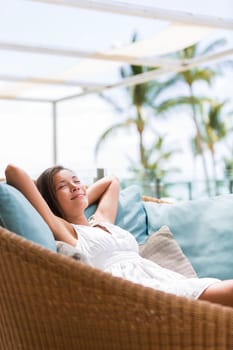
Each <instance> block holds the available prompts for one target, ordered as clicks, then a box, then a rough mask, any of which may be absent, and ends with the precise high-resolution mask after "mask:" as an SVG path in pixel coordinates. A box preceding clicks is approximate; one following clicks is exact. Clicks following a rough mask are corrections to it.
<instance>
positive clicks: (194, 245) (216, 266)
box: [144, 194, 233, 279]
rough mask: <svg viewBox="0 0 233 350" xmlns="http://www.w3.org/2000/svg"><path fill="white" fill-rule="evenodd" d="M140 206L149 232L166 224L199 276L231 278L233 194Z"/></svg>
mask: <svg viewBox="0 0 233 350" xmlns="http://www.w3.org/2000/svg"><path fill="white" fill-rule="evenodd" d="M144 207H145V210H146V213H147V218H148V231H149V234H150V233H152V232H154V231H156V230H158V228H159V227H161V226H162V225H168V226H169V228H170V229H171V231H172V233H173V234H174V237H175V239H176V240H177V241H178V242H179V244H180V246H181V248H182V249H183V251H184V253H185V254H186V256H187V257H188V258H189V260H190V261H191V263H192V265H193V267H194V269H195V271H196V272H197V274H198V276H199V277H204V276H209V277H217V278H220V279H230V278H233V195H231V194H229V195H221V196H216V197H213V198H203V199H197V200H193V201H184V202H178V203H174V204H171V205H169V204H168V205H167V204H157V203H152V202H145V203H144Z"/></svg>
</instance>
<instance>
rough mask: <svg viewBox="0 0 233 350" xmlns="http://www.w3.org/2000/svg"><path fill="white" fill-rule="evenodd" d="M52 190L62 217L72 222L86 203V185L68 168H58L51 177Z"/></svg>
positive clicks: (82, 210) (81, 211)
mask: <svg viewBox="0 0 233 350" xmlns="http://www.w3.org/2000/svg"><path fill="white" fill-rule="evenodd" d="M53 183H54V190H55V196H56V199H57V202H58V204H59V206H60V208H61V210H62V212H63V215H64V218H65V219H67V220H68V221H70V222H72V221H73V220H74V218H77V217H78V216H80V215H82V214H83V212H84V209H85V208H86V207H87V205H88V199H87V192H86V187H85V186H84V185H83V184H81V182H80V180H79V179H78V177H77V176H76V175H75V174H74V173H73V172H72V171H70V170H67V169H63V170H60V171H59V172H58V173H57V174H56V175H54V177H53Z"/></svg>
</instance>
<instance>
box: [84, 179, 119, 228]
mask: <svg viewBox="0 0 233 350" xmlns="http://www.w3.org/2000/svg"><path fill="white" fill-rule="evenodd" d="M119 188H120V186H119V180H118V179H117V178H116V177H115V176H106V177H104V178H102V179H100V180H98V181H97V182H95V183H94V184H93V185H91V186H90V187H89V188H88V189H87V195H88V203H89V205H90V204H92V203H94V202H98V205H97V209H96V212H95V217H96V219H97V220H99V221H108V222H111V223H114V222H115V219H116V214H117V208H118V200H119Z"/></svg>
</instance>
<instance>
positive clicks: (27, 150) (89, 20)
mask: <svg viewBox="0 0 233 350" xmlns="http://www.w3.org/2000/svg"><path fill="white" fill-rule="evenodd" d="M128 2H135V3H136V2H137V3H140V4H144V5H146V4H148V5H152V4H153V5H154V6H156V7H161V8H167V9H174V10H181V11H188V12H193V13H196V14H205V15H208V16H211V15H213V16H219V17H225V18H228V17H232V16H233V2H232V1H231V0H222V1H221V2H220V1H217V0H215V1H213V0H212V1H207V0H206V1H203V0H199V1H198V0H194V1H191V0H190V1H187V0H184V1H179V0H176V1H174V0H170V1H169V0H161V1H156V0H153V1H145V0H144V1H136V0H135V1H129V0H128ZM0 7H1V21H0V41H12V42H20V43H23V42H26V43H30V42H31V43H34V44H38V45H39V44H41V45H46V44H47V45H53V46H61V47H68V48H70V47H77V48H79V49H81V48H83V49H91V50H100V49H108V48H110V47H112V46H113V45H117V44H119V43H121V44H122V43H129V42H130V39H131V36H132V34H133V32H134V31H135V30H137V31H138V33H139V35H140V36H141V37H143V36H147V35H152V34H154V33H155V31H156V30H159V28H161V26H162V25H163V24H162V23H157V22H156V23H157V24H156V25H155V23H154V21H151V20H145V19H142V18H135V17H126V16H121V20H120V21H121V22H120V25H119V16H116V15H110V14H101V13H100V12H98V13H97V12H94V11H93V12H89V11H86V10H80V9H77V8H76V9H75V8H68V7H62V6H52V5H47V4H46V5H45V4H40V3H36V2H30V1H27V0H25V1H23V0H8V1H5V0H0ZM87 13H88V17H87ZM224 34H225V32H224ZM227 38H228V39H229V41H230V42H231V43H232V44H233V33H232V32H231V33H230V34H227ZM232 46H233V45H232ZM48 61H49V62H50V64H49V65H48V64H47V62H48ZM76 62H77V60H74V59H70V60H69V62H68V61H67V60H62V59H61V58H54V57H48V56H40V59H39V61H38V59H35V57H34V56H33V55H31V57H30V59H29V60H25V56H23V55H22V54H19V53H15V52H7V51H3V50H1V54H0V74H19V73H21V74H25V75H30V74H33V73H35V72H36V73H38V75H39V74H54V73H57V72H59V71H62V70H65V69H68V68H69V67H70V66H72V65H74V64H75V63H76ZM2 67H4V71H3V70H2V69H3V68H2ZM232 78H233V75H232V74H231V75H230V76H229V77H228V78H225V79H222V80H219V82H218V84H217V86H216V92H215V94H216V97H217V96H218V97H222V98H225V97H227V96H228V97H231V88H230V80H231V81H232ZM3 84H4V86H3ZM5 88H6V83H5V82H4V83H0V90H1V91H3V90H2V89H5ZM44 93H45V92H44ZM113 96H114V95H113ZM51 112H52V110H51V106H50V105H49V104H38V103H24V102H14V101H5V100H0V123H1V137H0V177H2V176H4V168H5V166H6V165H7V164H8V163H16V164H18V165H20V166H22V167H24V168H25V169H26V170H27V171H28V172H29V173H30V174H31V175H32V176H37V175H38V174H39V173H40V172H41V171H42V170H43V169H44V168H46V167H47V166H50V165H51V164H52V138H51V134H52V119H51ZM117 117H118V116H117V115H116V114H115V113H113V111H112V109H111V108H110V106H109V105H107V104H106V103H105V102H103V101H102V100H100V99H99V98H97V97H96V96H88V97H82V98H78V99H75V100H71V101H69V102H63V103H60V104H59V106H58V162H59V163H61V164H64V165H66V166H69V167H72V168H73V169H74V170H77V171H79V174H81V176H82V174H83V176H85V180H86V181H89V180H90V181H91V177H94V174H95V172H94V169H95V168H96V167H104V168H106V169H108V172H114V173H117V174H118V175H119V174H124V170H125V169H126V167H127V165H128V162H127V157H128V156H129V155H130V156H132V157H135V156H134V146H135V144H136V140H135V137H134V135H128V134H127V135H126V134H125V135H122V134H119V135H116V137H115V138H114V140H111V142H108V143H106V147H104V148H102V151H101V155H100V157H99V159H98V161H97V162H96V161H95V160H94V159H93V149H94V146H95V142H96V140H97V138H98V136H99V135H100V134H101V133H102V131H103V130H105V129H106V128H107V127H108V126H110V125H111V124H112V123H113V122H115V121H117ZM182 123H183V124H182V125H183V130H190V131H188V133H191V132H192V128H190V122H189V120H188V119H187V118H183V119H182ZM176 125H177V123H176V121H175V119H173V120H170V121H169V123H168V122H163V123H162V122H161V123H160V125H159V128H160V129H161V131H163V132H166V133H168V134H169V135H170V141H171V144H172V143H174V144H177V142H178V140H179V142H180V145H181V147H182V148H183V149H184V150H185V152H184V154H183V155H179V158H177V159H176V162H178V163H180V164H185V166H183V174H182V176H183V177H190V176H191V173H192V171H190V167H191V163H190V164H189V163H188V162H189V161H190V157H189V154H188V149H187V136H188V133H187V135H184V137H183V138H181V137H180V134H179V135H177V133H178V131H177V128H176ZM177 136H178V137H177ZM87 174H88V175H87ZM87 176H89V177H90V179H87ZM119 176H120V175H119Z"/></svg>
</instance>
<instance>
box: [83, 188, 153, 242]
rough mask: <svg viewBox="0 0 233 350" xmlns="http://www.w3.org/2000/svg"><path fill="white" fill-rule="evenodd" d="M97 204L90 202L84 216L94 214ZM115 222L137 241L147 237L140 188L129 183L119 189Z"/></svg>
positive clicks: (142, 240)
mask: <svg viewBox="0 0 233 350" xmlns="http://www.w3.org/2000/svg"><path fill="white" fill-rule="evenodd" d="M96 207H97V205H96V204H92V205H91V206H89V207H88V208H87V209H86V211H85V215H86V217H87V218H88V217H90V216H91V215H93V214H94V212H95V210H96ZM115 224H116V225H118V226H120V227H121V228H123V229H125V230H127V231H129V232H131V233H132V234H133V235H134V236H135V238H136V239H137V241H138V242H139V243H142V242H144V241H145V238H146V237H147V225H146V213H145V210H144V206H143V203H142V201H141V190H140V187H139V186H137V185H131V186H128V187H127V188H125V189H123V190H121V191H120V196H119V204H118V211H117V217H116V220H115Z"/></svg>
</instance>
